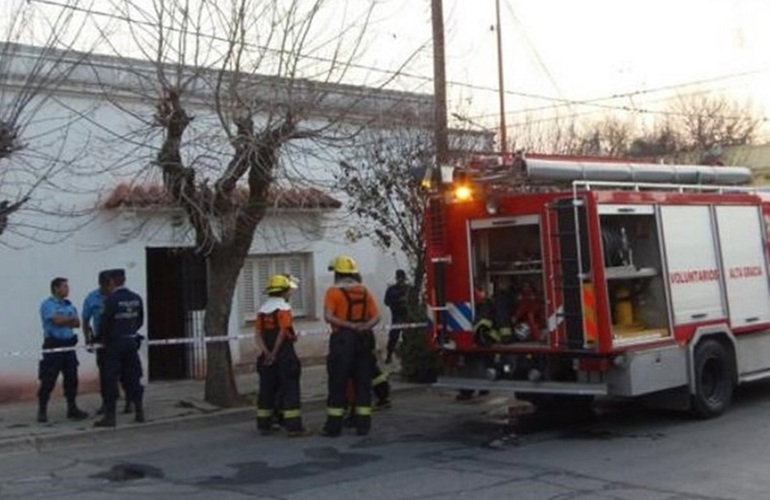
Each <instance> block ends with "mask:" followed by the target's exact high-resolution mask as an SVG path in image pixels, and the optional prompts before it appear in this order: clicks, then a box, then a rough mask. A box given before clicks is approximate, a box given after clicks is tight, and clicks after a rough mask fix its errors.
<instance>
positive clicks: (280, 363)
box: [255, 274, 306, 437]
mask: <svg viewBox="0 0 770 500" xmlns="http://www.w3.org/2000/svg"><path fill="white" fill-rule="evenodd" d="M296 288H297V284H296V282H295V281H294V280H293V279H292V278H291V277H290V276H286V275H285V274H276V275H274V276H271V277H270V279H269V280H268V282H267V288H266V292H267V295H268V299H267V300H266V301H265V302H264V303H263V304H262V306H261V307H260V308H259V312H258V313H257V319H256V324H255V328H256V330H257V345H258V346H259V349H260V352H261V354H260V355H259V358H257V373H259V395H258V396H257V429H259V431H260V433H261V434H262V435H268V434H270V431H271V430H272V424H273V417H274V415H275V410H276V409H277V408H276V405H278V406H280V408H279V409H280V417H281V421H282V423H283V426H284V427H285V428H286V432H287V435H288V436H289V437H299V436H303V435H305V434H306V431H305V429H304V427H303V426H302V411H301V409H300V375H301V374H302V366H301V364H300V361H299V357H297V353H296V351H295V350H294V342H295V341H296V340H297V335H296V333H295V331H294V325H293V322H294V319H293V317H292V313H291V305H290V304H289V295H290V294H291V291H292V290H294V289H296ZM279 393H280V397H279Z"/></svg>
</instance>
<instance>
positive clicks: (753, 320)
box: [743, 316, 759, 323]
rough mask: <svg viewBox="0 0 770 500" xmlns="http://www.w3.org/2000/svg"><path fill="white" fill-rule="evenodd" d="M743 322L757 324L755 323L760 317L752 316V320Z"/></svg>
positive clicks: (747, 319) (748, 319)
mask: <svg viewBox="0 0 770 500" xmlns="http://www.w3.org/2000/svg"><path fill="white" fill-rule="evenodd" d="M743 321H745V322H746V323H753V322H755V321H759V317H758V316H752V317H750V318H746V319H745V320H743Z"/></svg>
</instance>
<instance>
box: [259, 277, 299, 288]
mask: <svg viewBox="0 0 770 500" xmlns="http://www.w3.org/2000/svg"><path fill="white" fill-rule="evenodd" d="M295 288H297V282H296V281H295V280H294V279H293V278H292V277H291V276H288V275H286V274H274V275H272V276H270V279H269V280H267V288H265V291H266V292H267V293H275V292H283V291H286V290H293V289H295Z"/></svg>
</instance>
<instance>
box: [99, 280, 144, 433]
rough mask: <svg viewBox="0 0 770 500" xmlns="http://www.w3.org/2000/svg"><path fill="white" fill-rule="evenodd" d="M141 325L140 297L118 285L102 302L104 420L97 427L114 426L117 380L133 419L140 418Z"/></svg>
mask: <svg viewBox="0 0 770 500" xmlns="http://www.w3.org/2000/svg"><path fill="white" fill-rule="evenodd" d="M143 324H144V304H143V302H142V298H141V297H140V296H139V295H137V294H136V293H134V292H132V291H131V290H129V289H127V288H124V287H120V288H117V289H116V290H115V291H113V292H112V294H110V295H109V297H107V299H105V301H104V312H103V314H102V318H101V325H100V327H101V331H100V332H99V337H100V340H101V341H102V342H103V343H104V344H105V346H106V347H105V359H104V385H103V386H102V399H103V401H104V419H102V420H101V421H100V422H97V425H99V426H114V425H115V405H116V402H117V399H118V380H122V381H123V383H124V388H125V391H126V399H127V400H129V401H131V402H133V403H134V408H135V411H136V415H135V417H136V420H137V421H139V422H141V421H144V409H143V406H142V396H143V394H144V388H143V387H142V384H141V377H142V365H141V360H140V359H139V353H138V352H137V342H138V340H139V339H138V331H139V329H140V328H141V327H142V325H143Z"/></svg>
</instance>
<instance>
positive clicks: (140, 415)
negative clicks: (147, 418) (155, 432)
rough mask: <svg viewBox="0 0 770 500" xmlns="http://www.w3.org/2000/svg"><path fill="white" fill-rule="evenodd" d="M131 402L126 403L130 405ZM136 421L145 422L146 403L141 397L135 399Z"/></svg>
mask: <svg viewBox="0 0 770 500" xmlns="http://www.w3.org/2000/svg"><path fill="white" fill-rule="evenodd" d="M128 404H130V403H126V405H128ZM134 410H135V411H134V422H138V423H140V424H142V423H144V403H142V400H141V399H137V400H136V401H134Z"/></svg>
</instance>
